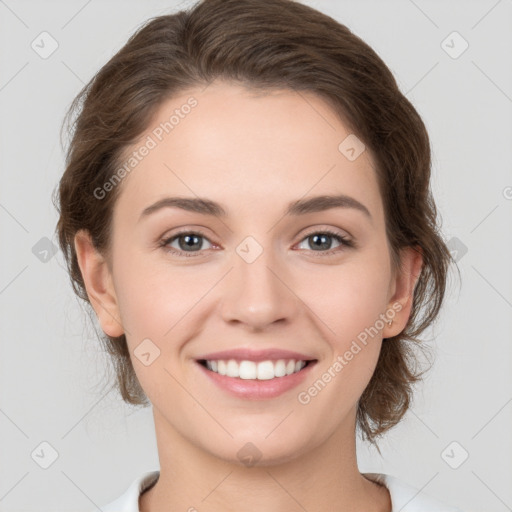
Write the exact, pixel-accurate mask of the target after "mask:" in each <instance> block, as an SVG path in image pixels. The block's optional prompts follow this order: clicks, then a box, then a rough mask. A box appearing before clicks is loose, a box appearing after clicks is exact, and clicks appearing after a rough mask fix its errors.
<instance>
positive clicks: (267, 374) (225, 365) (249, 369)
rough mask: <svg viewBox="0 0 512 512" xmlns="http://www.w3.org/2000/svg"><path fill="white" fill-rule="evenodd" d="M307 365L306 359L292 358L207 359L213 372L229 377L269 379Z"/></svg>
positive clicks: (294, 371) (207, 364)
mask: <svg viewBox="0 0 512 512" xmlns="http://www.w3.org/2000/svg"><path fill="white" fill-rule="evenodd" d="M304 366H306V361H295V359H290V360H288V362H287V361H285V360H284V359H279V360H277V361H270V360H268V361H260V362H258V363H257V362H255V361H240V362H238V361H235V360H234V359H229V360H228V361H225V360H222V359H219V360H215V361H206V367H207V368H208V369H209V370H211V371H212V372H215V373H218V374H220V375H226V376H227V377H238V378H240V379H253V380H254V379H257V380H269V379H273V378H275V377H284V376H285V375H291V374H292V373H297V372H299V371H300V370H302V368H304Z"/></svg>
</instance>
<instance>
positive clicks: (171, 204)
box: [139, 194, 372, 221]
mask: <svg viewBox="0 0 512 512" xmlns="http://www.w3.org/2000/svg"><path fill="white" fill-rule="evenodd" d="M162 208H180V209H182V210H186V211H189V212H195V213H201V214H204V215H212V216H214V217H222V218H225V217H227V211H226V210H225V209H224V208H223V207H222V206H221V205H220V204H219V203H217V202H215V201H212V200H210V199H205V198H199V197H198V198H192V197H190V198H189V197H164V198H163V199H160V200H159V201H157V202H156V203H154V204H152V205H150V206H148V207H147V208H145V209H144V210H143V211H142V213H141V216H140V219H139V220H141V219H142V218H143V217H147V216H148V215H150V214H152V213H154V212H156V211H158V210H161V209H162ZM331 208H351V209H355V210H357V211H360V212H362V213H364V215H365V216H366V217H367V218H368V219H369V220H370V221H371V220H372V216H371V214H370V212H369V210H368V208H367V207H366V206H365V205H364V204H362V203H360V202H359V201H357V199H354V198H353V197H350V196H347V195H344V194H339V195H321V196H314V197H310V198H308V199H299V200H297V201H293V202H291V203H289V204H288V206H287V208H286V210H285V212H284V215H292V216H298V215H306V214H308V213H316V212H321V211H325V210H330V209H331Z"/></svg>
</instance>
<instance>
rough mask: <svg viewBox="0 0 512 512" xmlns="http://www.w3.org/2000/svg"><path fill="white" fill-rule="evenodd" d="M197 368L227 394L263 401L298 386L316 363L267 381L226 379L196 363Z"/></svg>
mask: <svg viewBox="0 0 512 512" xmlns="http://www.w3.org/2000/svg"><path fill="white" fill-rule="evenodd" d="M196 364H197V365H198V366H199V368H200V369H201V370H202V371H203V372H204V373H205V374H206V375H207V376H208V378H210V379H211V380H212V381H213V382H215V384H217V385H218V386H219V387H220V388H222V389H223V390H225V391H227V392H228V393H230V394H232V395H234V396H236V397H238V398H245V399H248V400H265V399H267V398H275V397H277V396H279V395H282V394H283V393H285V392H286V391H289V390H290V389H292V388H294V387H296V386H298V385H299V384H300V383H301V382H303V381H304V379H305V378H306V377H307V376H308V375H309V373H310V371H311V369H312V368H313V367H314V366H315V364H316V361H312V362H310V363H309V364H308V365H307V366H305V367H304V368H303V369H302V370H301V371H300V372H297V373H292V374H291V375H286V376H284V377H275V378H273V379H268V380H257V379H239V378H238V377H227V376H225V375H220V374H219V373H216V372H212V371H211V370H208V368H205V367H204V366H203V365H202V364H201V363H199V362H197V361H196Z"/></svg>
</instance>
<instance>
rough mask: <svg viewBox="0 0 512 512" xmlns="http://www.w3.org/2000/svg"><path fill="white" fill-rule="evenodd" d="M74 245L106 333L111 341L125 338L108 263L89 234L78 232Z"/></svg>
mask: <svg viewBox="0 0 512 512" xmlns="http://www.w3.org/2000/svg"><path fill="white" fill-rule="evenodd" d="M74 243H75V251H76V254H77V259H78V265H79V267H80V271H81V272H82V277H83V280H84V283H85V288H86V290H87V295H88V297H89V301H90V302H91V305H92V307H93V308H94V311H95V312H96V316H97V317H98V321H99V323H100V325H101V328H102V329H103V332H104V333H105V334H107V335H108V336H111V337H117V336H121V335H122V334H124V329H123V326H122V324H121V316H120V314H119V308H118V304H117V298H116V294H115V290H114V285H113V281H112V275H111V272H110V269H109V268H108V265H107V260H106V259H105V258H104V256H102V255H101V254H100V253H99V252H98V250H97V249H96V247H94V244H93V243H92V240H91V237H90V234H89V232H88V231H86V230H80V231H78V232H77V233H76V235H75V240H74Z"/></svg>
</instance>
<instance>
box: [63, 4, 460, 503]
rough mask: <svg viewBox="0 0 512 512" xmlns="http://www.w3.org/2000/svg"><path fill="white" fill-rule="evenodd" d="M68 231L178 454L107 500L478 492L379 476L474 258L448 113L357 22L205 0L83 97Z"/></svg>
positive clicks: (137, 398) (160, 431)
mask: <svg viewBox="0 0 512 512" xmlns="http://www.w3.org/2000/svg"><path fill="white" fill-rule="evenodd" d="M79 104H80V112H79V114H78V116H77V120H76V124H75V125H74V133H73V138H72V141H71V144H70V148H69V150H68V155H67V160H66V170H65V173H64V176H63V177H62V180H61V183H60V188H59V207H60V219H59V223H58V233H59V240H60V244H61V247H62V248H63V252H64V254H66V257H67V262H68V268H69V271H70V275H71V279H72V283H73V286H74V289H75V291H76V292H77V294H78V295H79V296H80V297H81V298H83V299H84V300H85V301H87V302H89V303H90V304H91V306H92V307H93V308H94V311H95V314H96V315H97V318H98V320H99V323H100V325H101V328H102V330H103V331H104V333H105V338H104V340H103V341H104V343H105V346H106V349H107V350H108V351H109V353H110V354H111V355H112V361H113V364H114V365H115V367H116V369H117V374H118V386H119V391H120V393H121V396H122V398H123V399H124V400H125V401H126V402H127V403H131V404H142V405H147V404H148V403H149V402H150V403H151V405H152V406H153V415H154V420H155V428H156V438H157V444H158V453H159V460H160V469H159V470H157V471H153V472H149V473H145V474H143V475H141V476H140V477H139V478H138V479H137V480H136V481H134V482H133V483H132V485H131V486H130V488H129V489H127V491H126V492H125V493H124V494H123V495H122V496H121V497H119V498H118V499H117V500H115V501H114V502H112V503H110V504H109V505H107V506H105V507H103V508H102V510H104V511H138V510H140V511H142V512H157V511H161V510H189V511H193V510H205V511H206V510H208V511H221V510H222V511H225V510H234V509H235V508H236V509H241V510H246V511H252V510H266V511H284V510H286V511H292V510H294V511H295V510H297V511H298V510H308V511H316V510H336V511H359V510H361V511H363V510H364V511H366V512H377V511H380V512H384V511H386V512H389V511H391V510H392V511H398V510H401V511H403V512H407V511H412V510H415V511H419V510H425V511H426V510H428V511H429V512H433V511H451V510H456V509H454V508H451V507H448V506H446V505H443V504H441V503H440V502H439V501H436V500H435V499H434V498H432V497H430V496H428V495H426V494H424V493H418V492H417V491H416V490H415V489H413V488H412V487H410V486H409V485H408V484H406V483H405V482H401V481H400V480H398V479H397V478H395V477H393V476H391V475H387V474H380V473H367V474H361V473H360V472H359V470H358V467H357V460H356V429H359V430H360V432H361V434H362V436H363V439H365V440H368V441H369V442H371V443H373V444H374V445H377V439H378V438H379V437H380V436H382V435H383V434H384V433H385V432H387V431H388V430H389V429H390V428H392V427H393V426H395V425H396V424H397V423H398V422H399V421H400V419H401V418H402V417H403V415H404V414H405V412H406V411H407V409H408V407H409V403H410V400H411V397H412V387H413V384H414V383H415V382H416V381H417V380H418V379H419V378H420V376H421V373H420V372H418V371H417V370H415V363H416V354H417V350H419V349H421V344H420V340H419V338H418V336H419V334H420V333H421V332H422V331H423V330H424V329H425V328H427V327H428V326H429V325H430V324H431V323H432V322H433V321H434V320H435V318H436V317H437V314H438V312H439V310H440V307H441V304H442V301H443V297H444V291H445V282H446V273H447V269H448V266H449V263H450V254H449V251H448V249H447V247H446V246H445V244H444V241H443V239H442V237H441V235H440V233H439V230H438V226H437V221H436V209H435V204H434V201H433V199H432V196H431V193H430V189H429V179H430V147H429V139H428V135H427V132H426V130H425V126H424V124H423V122H422V120H421V118H420V117H419V115H418V113H417V112H416V111H415V109H414V108H413V106H412V105H411V104H410V103H409V101H408V100H407V99H406V98H405V97H404V96H403V95H402V94H401V93H400V91H399V89H398V87H397V84H396V82H395V80H394V78H393V76H392V74H391V72H390V71H389V69H388V68H387V67H386V65H385V64H384V63H383V62H382V60H381V59H380V58H379V57H378V56H377V55H376V53H375V52H374V51H373V50H372V49H371V48H370V47H369V46H368V45H367V44H366V43H364V42H363V41H362V40H361V39H359V38H358V37H356V36H355V35H354V34H352V33H351V32H350V31H349V30H348V29H347V28H346V27H345V26H343V25H340V24H339V23H338V22H336V21H334V20H333V19H332V18H329V17H328V16H326V15H324V14H321V13H319V12H318V11H316V10H314V9H312V8H310V7H307V6H305V5H302V4H300V3H296V2H292V1H289V0H278V1H276V0H263V1H251V0H205V1H203V2H200V3H198V4H196V5H195V6H194V7H193V8H192V9H191V10H189V11H183V12H179V13H177V14H173V15H167V16H160V17H157V18H154V19H152V20H150V21H149V22H148V23H147V24H146V25H145V26H143V27H141V28H140V29H139V30H138V31H137V32H136V33H135V34H134V35H133V36H132V37H131V38H130V39H129V41H128V42H127V43H126V45H125V46H124V47H123V48H122V49H121V50H120V51H119V52H118V53H117V54H116V55H115V56H114V57H113V58H112V59H111V60H110V61H109V62H108V63H107V64H106V65H105V66H104V67H103V68H102V69H101V70H100V72H99V73H98V74H97V75H96V76H95V77H94V79H93V80H92V81H91V82H90V83H89V84H88V85H87V86H86V87H85V88H84V89H83V91H82V92H81V93H80V94H79V96H78V97H77V98H76V99H75V101H74V103H73V105H72V106H71V109H70V114H71V113H73V112H75V111H77V110H78V106H79Z"/></svg>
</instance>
